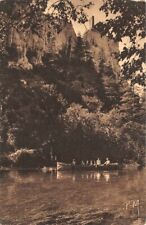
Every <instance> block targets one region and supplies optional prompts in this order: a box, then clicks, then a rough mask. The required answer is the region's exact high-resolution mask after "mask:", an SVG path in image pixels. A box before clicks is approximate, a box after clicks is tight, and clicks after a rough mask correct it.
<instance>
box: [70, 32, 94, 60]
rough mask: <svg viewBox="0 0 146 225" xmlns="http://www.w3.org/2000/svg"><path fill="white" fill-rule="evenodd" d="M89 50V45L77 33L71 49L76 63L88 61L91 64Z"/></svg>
mask: <svg viewBox="0 0 146 225" xmlns="http://www.w3.org/2000/svg"><path fill="white" fill-rule="evenodd" d="M91 59H92V56H91V52H90V47H89V45H88V43H87V41H86V40H84V39H83V38H82V37H81V35H80V34H79V35H78V37H77V40H76V44H75V47H74V51H73V60H74V61H76V62H77V63H79V64H80V63H88V64H89V63H90V64H91Z"/></svg>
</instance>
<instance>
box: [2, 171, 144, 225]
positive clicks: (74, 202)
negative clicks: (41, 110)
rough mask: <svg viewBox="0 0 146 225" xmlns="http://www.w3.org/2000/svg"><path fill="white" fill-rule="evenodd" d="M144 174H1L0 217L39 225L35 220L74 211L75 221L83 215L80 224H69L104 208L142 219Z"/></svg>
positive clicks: (140, 172)
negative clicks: (132, 214) (117, 210)
mask: <svg viewBox="0 0 146 225" xmlns="http://www.w3.org/2000/svg"><path fill="white" fill-rule="evenodd" d="M145 172H146V170H143V171H135V172H130V173H124V172H123V173H122V174H121V173H120V174H119V173H118V171H117V172H96V171H95V172H94V171H93V172H91V171H90V172H89V171H88V172H87V171H85V172H72V173H71V172H57V173H54V174H49V173H45V174H44V173H42V172H18V171H11V172H8V173H0V217H1V218H3V219H4V220H6V221H7V220H9V221H12V222H13V223H5V224H17V225H20V224H21V225H22V224H25V225H28V224H35V225H36V224H38V223H37V222H36V223H32V221H42V217H43V219H44V220H45V218H50V220H51V219H52V218H54V217H53V215H54V214H55V213H56V218H58V215H59V213H60V212H62V211H63V213H64V218H66V217H67V215H68V214H67V213H68V212H69V213H70V216H72V212H73V211H74V212H77V213H76V215H73V216H72V218H75V217H76V218H79V216H80V218H81V221H79V222H78V221H75V222H73V223H70V224H81V223H80V222H83V220H82V215H83V214H84V215H86V216H88V217H89V219H93V216H92V215H91V213H89V211H90V210H93V211H94V210H95V211H96V212H97V209H100V210H103V209H105V208H108V209H109V210H113V209H119V210H121V208H122V209H123V210H125V211H124V213H125V215H126V213H128V214H127V215H129V213H130V212H131V210H132V212H133V213H134V214H135V215H137V214H139V215H140V216H141V217H142V216H143V215H144V216H145V212H146V200H145V197H146V189H145V180H146V173H145ZM79 210H81V212H80V211H79ZM24 220H25V223H24V222H23V221H24ZM17 221H19V223H18V222H17ZM48 224H52V225H53V224H56V223H55V222H50V223H48ZM57 224H61V225H62V224H63V225H64V224H67V223H66V222H65V220H64V222H62V223H57ZM82 224H83V223H82ZM84 224H87V223H84ZM93 224H94V223H93ZM95 224H96V223H95ZM105 224H107V223H105Z"/></svg>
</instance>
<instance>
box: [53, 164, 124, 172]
mask: <svg viewBox="0 0 146 225" xmlns="http://www.w3.org/2000/svg"><path fill="white" fill-rule="evenodd" d="M120 169H122V165H120V164H119V163H110V164H109V165H104V164H101V165H98V166H97V165H92V166H90V165H72V164H69V163H63V162H57V171H66V170H87V171H89V170H94V171H100V170H102V171H110V170H120Z"/></svg>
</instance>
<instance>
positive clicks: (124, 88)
mask: <svg viewBox="0 0 146 225" xmlns="http://www.w3.org/2000/svg"><path fill="white" fill-rule="evenodd" d="M38 2H39V4H41V2H43V1H38ZM61 2H62V4H63V2H64V1H61ZM38 6H39V5H38ZM3 9H4V8H3ZM57 10H58V8H57ZM20 12H21V11H20ZM39 12H40V11H39V10H38V11H37V12H36V13H37V15H38V13H39ZM5 13H6V12H5ZM20 14H21V13H20ZM5 15H6V14H5ZM22 15H23V14H22ZM65 15H66V14H65ZM82 16H83V15H82ZM18 18H19V17H18ZM28 18H29V17H26V20H27V19H28ZM37 18H38V17H37ZM65 18H66V17H65ZM83 18H84V17H83ZM3 22H4V21H3ZM29 29H30V28H29ZM3 40H4V39H3V37H2V41H3ZM1 43H2V42H1ZM2 46H3V44H2V45H1V47H2ZM1 52H2V54H1V56H3V52H4V51H3V49H2V48H1ZM42 61H43V66H39V67H38V66H36V65H34V69H33V70H31V71H24V70H20V69H19V70H17V69H13V70H12V69H11V70H9V69H6V68H5V69H3V70H1V72H0V96H1V98H0V155H1V156H2V157H3V158H2V157H1V159H2V160H1V165H3V166H4V165H5V166H7V165H8V164H9V163H10V164H11V165H12V166H13V165H16V166H23V167H25V166H26V164H27V163H26V162H28V166H29V167H30V166H32V167H36V166H43V165H45V164H46V165H48V164H49V162H50V160H51V157H52V153H53V156H57V158H58V160H64V161H70V160H72V159H73V158H76V159H77V161H79V162H80V161H81V160H82V159H84V160H87V159H90V160H92V159H96V158H97V157H100V158H101V160H105V158H106V157H110V159H111V161H114V162H115V161H120V162H122V161H124V160H130V159H132V160H135V161H138V162H140V163H142V160H143V158H144V153H145V125H144V122H143V121H145V110H144V104H145V101H144V99H143V100H141V101H140V98H139V96H138V95H136V94H134V92H133V90H132V88H131V87H130V85H129V84H128V82H127V81H126V80H125V78H124V77H121V76H120V74H118V75H117V74H115V73H114V71H113V69H112V68H111V66H110V65H108V64H107V63H106V62H105V61H104V60H103V59H102V58H101V59H100V62H98V64H99V68H98V70H97V69H96V67H95V64H94V62H93V60H92V56H91V54H90V45H89V44H88V43H87V42H86V41H85V40H83V39H82V38H81V37H78V38H77V40H76V44H75V47H74V49H73V53H72V54H71V55H70V57H68V52H67V51H66V50H64V49H62V51H60V52H59V53H58V54H51V53H49V54H47V53H46V54H45V56H44V57H42ZM3 64H4V62H3Z"/></svg>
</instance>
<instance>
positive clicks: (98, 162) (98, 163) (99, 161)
mask: <svg viewBox="0 0 146 225" xmlns="http://www.w3.org/2000/svg"><path fill="white" fill-rule="evenodd" d="M100 165H101V160H100V159H99V158H98V159H97V160H96V166H100Z"/></svg>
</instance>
